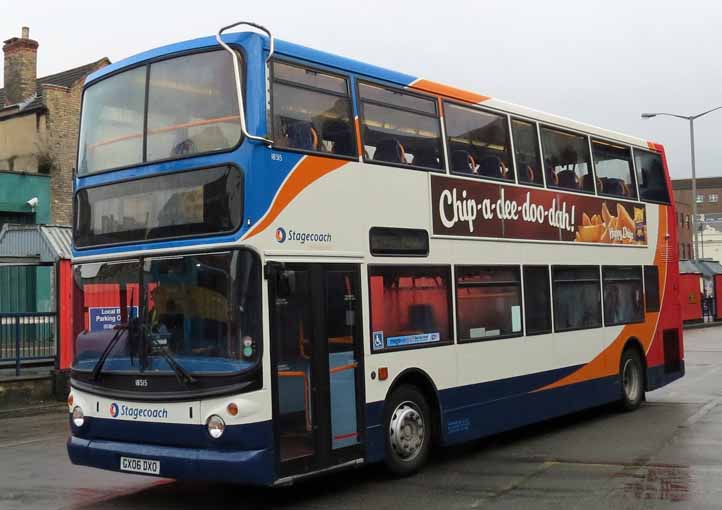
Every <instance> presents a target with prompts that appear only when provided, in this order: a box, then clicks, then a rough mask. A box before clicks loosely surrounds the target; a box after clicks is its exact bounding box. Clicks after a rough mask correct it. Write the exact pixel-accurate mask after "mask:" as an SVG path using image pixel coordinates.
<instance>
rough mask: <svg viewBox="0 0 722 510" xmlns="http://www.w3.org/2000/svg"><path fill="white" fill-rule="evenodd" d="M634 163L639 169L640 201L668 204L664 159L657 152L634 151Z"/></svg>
mask: <svg viewBox="0 0 722 510" xmlns="http://www.w3.org/2000/svg"><path fill="white" fill-rule="evenodd" d="M634 163H635V165H636V167H637V182H638V183H639V198H640V200H649V201H652V202H662V203H665V204H668V203H669V191H668V190H667V178H666V176H665V173H664V165H663V164H662V157H661V156H660V155H659V154H657V153H656V152H649V151H642V150H638V149H634Z"/></svg>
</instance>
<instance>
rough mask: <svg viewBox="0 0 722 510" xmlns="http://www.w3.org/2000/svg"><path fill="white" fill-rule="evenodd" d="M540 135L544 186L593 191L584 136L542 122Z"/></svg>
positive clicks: (589, 160)
mask: <svg viewBox="0 0 722 510" xmlns="http://www.w3.org/2000/svg"><path fill="white" fill-rule="evenodd" d="M541 139H542V151H543V153H544V171H545V172H546V176H547V186H549V187H552V188H564V189H571V190H574V191H586V192H587V193H594V176H593V174H592V161H591V159H592V158H591V157H590V156H589V142H588V139H587V137H586V136H584V135H578V134H576V133H568V132H566V131H559V130H558V129H553V128H549V127H545V126H543V127H542V128H541Z"/></svg>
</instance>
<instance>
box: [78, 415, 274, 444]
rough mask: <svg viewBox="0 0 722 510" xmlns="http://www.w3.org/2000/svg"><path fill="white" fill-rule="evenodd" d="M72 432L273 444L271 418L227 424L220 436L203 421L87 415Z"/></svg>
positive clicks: (147, 440) (132, 439)
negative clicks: (193, 423) (187, 421)
mask: <svg viewBox="0 0 722 510" xmlns="http://www.w3.org/2000/svg"><path fill="white" fill-rule="evenodd" d="M71 429H72V430H73V434H74V435H76V436H78V437H81V438H83V439H89V440H95V439H107V440H111V441H121V442H131V443H132V442H139V441H142V442H143V443H147V444H153V445H159V446H175V447H183V448H210V449H213V450H262V449H264V448H270V447H271V445H273V427H272V423H271V421H270V420H269V421H264V422H257V423H249V424H245V425H228V426H227V427H226V430H225V432H224V433H223V437H222V438H221V439H218V440H214V439H211V437H210V436H209V435H208V432H207V430H206V427H205V426H204V425H187V424H182V423H162V422H158V423H153V422H146V421H130V420H118V419H113V418H88V419H87V423H86V425H85V426H84V427H83V428H82V429H80V430H78V429H76V428H75V427H74V426H73V425H72V424H71Z"/></svg>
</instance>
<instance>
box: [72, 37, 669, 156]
mask: <svg viewBox="0 0 722 510" xmlns="http://www.w3.org/2000/svg"><path fill="white" fill-rule="evenodd" d="M223 39H224V40H225V41H226V42H228V43H231V44H232V43H236V44H240V45H244V43H247V42H249V41H251V40H253V39H256V40H258V39H260V40H262V44H263V45H264V48H265V49H268V38H267V37H266V36H263V35H260V34H256V33H252V32H238V33H231V34H228V35H224V36H223ZM274 43H275V53H276V54H278V55H282V56H285V57H289V58H292V59H298V60H303V61H306V62H310V63H314V64H317V65H320V66H323V67H327V68H332V69H336V70H339V71H343V72H346V73H352V74H355V75H361V76H364V77H367V78H371V79H374V80H379V81H384V82H389V83H392V84H396V85H399V86H402V87H405V88H410V89H413V90H418V91H421V92H426V93H431V94H438V95H442V96H445V97H448V98H451V99H456V100H459V101H464V102H468V103H472V104H479V105H483V106H485V107H488V108H493V109H497V110H500V111H503V112H507V113H509V114H512V115H518V116H521V117H527V118H529V119H532V120H536V121H539V122H542V123H546V124H551V125H555V126H558V127H562V128H566V129H571V130H575V131H581V132H584V133H586V134H589V135H592V136H595V135H596V136H598V137H602V138H606V139H611V140H616V141H619V142H623V143H626V144H630V145H635V146H638V147H643V148H650V149H653V150H661V149H662V146H661V145H659V144H656V143H654V142H650V141H648V140H645V139H643V138H639V137H635V136H632V135H627V134H624V133H619V132H616V131H610V130H607V129H603V128H600V127H597V126H594V125H591V124H586V123H583V122H578V121H575V120H573V119H569V118H566V117H562V116H559V115H554V114H550V113H546V112H542V111H539V110H534V109H531V108H527V107H524V106H520V105H517V104H514V103H510V102H507V101H503V100H500V99H496V98H493V97H489V96H485V95H481V94H478V93H475V92H471V91H466V90H463V89H459V88H456V87H452V86H449V85H445V84H442V83H439V82H435V81H431V80H427V79H424V78H420V77H417V76H413V75H410V74H405V73H400V72H398V71H392V70H389V69H386V68H383V67H379V66H375V65H372V64H367V63H365V62H360V61H358V60H353V59H350V58H346V57H342V56H339V55H334V54H332V53H326V52H324V51H320V50H316V49H313V48H308V47H306V46H302V45H300V44H295V43H291V42H288V41H283V40H279V39H276V40H274ZM217 44H218V43H217V41H216V39H215V37H214V36H211V37H201V38H198V39H191V40H188V41H183V42H179V43H174V44H169V45H166V46H161V47H158V48H154V49H152V50H148V51H145V52H142V53H138V54H136V55H133V56H131V57H128V58H126V59H123V60H120V61H118V62H115V63H113V64H111V65H109V66H106V67H104V68H102V69H100V70H98V71H96V72H94V73H92V74H91V75H89V76H88V77H87V79H86V81H85V83H86V85H89V84H90V83H92V82H94V81H96V80H99V79H101V78H103V77H105V76H108V75H109V74H111V73H114V72H116V71H118V70H120V69H123V68H125V67H130V66H133V65H136V64H140V63H142V62H144V61H146V60H151V59H156V58H159V57H162V56H165V55H170V54H173V53H182V52H187V51H192V50H195V49H199V48H208V47H212V46H216V45H217Z"/></svg>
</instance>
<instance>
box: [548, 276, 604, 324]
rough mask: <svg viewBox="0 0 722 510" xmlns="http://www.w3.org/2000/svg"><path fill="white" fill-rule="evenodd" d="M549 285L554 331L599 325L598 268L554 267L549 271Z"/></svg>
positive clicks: (600, 321) (600, 320)
mask: <svg viewBox="0 0 722 510" xmlns="http://www.w3.org/2000/svg"><path fill="white" fill-rule="evenodd" d="M552 281H553V286H554V288H553V294H554V329H555V331H570V330H573V329H586V328H598V327H600V326H601V325H602V306H601V293H600V285H599V267H598V266H578V267H568V266H557V267H554V268H553V269H552Z"/></svg>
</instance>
